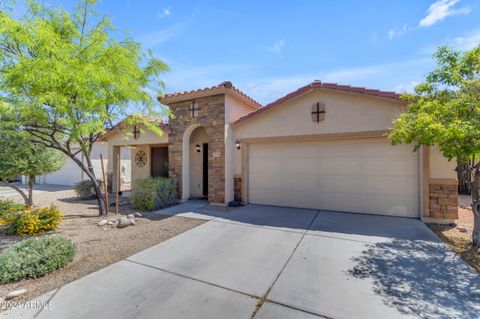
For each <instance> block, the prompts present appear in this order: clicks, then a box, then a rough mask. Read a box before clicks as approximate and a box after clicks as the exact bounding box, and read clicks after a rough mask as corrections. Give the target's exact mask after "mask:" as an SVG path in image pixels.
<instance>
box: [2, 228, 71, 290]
mask: <svg viewBox="0 0 480 319" xmlns="http://www.w3.org/2000/svg"><path fill="white" fill-rule="evenodd" d="M74 255H75V245H74V244H73V242H72V241H70V240H68V239H65V238H62V237H56V236H49V237H41V238H30V239H26V240H24V241H21V242H19V243H17V244H15V245H13V246H11V247H9V248H7V249H6V250H5V251H4V252H3V253H1V254H0V284H5V283H8V282H12V281H18V280H21V279H25V278H38V277H41V276H44V275H46V274H48V273H50V272H52V271H54V270H56V269H59V268H62V267H63V266H65V265H66V264H67V263H68V262H69V261H71V260H72V259H73V256H74Z"/></svg>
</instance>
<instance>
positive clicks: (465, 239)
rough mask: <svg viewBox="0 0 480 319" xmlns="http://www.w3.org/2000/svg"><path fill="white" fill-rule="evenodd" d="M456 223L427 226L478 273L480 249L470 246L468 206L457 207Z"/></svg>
mask: <svg viewBox="0 0 480 319" xmlns="http://www.w3.org/2000/svg"><path fill="white" fill-rule="evenodd" d="M455 223H456V225H434V224H428V227H430V229H431V230H432V231H433V232H434V233H435V234H436V235H437V236H438V237H439V238H440V239H441V240H443V241H444V242H445V243H446V244H447V245H448V246H450V248H451V249H452V250H453V251H455V252H456V253H457V254H459V255H460V256H461V257H462V258H463V259H464V260H465V262H467V263H468V264H469V265H470V266H471V267H472V268H474V269H475V270H476V271H477V272H478V273H480V250H479V249H478V248H475V247H473V246H472V230H473V212H472V210H471V209H468V208H462V207H459V208H458V219H457V220H455Z"/></svg>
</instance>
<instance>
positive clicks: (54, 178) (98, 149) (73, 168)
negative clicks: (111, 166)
mask: <svg viewBox="0 0 480 319" xmlns="http://www.w3.org/2000/svg"><path fill="white" fill-rule="evenodd" d="M107 148H108V144H107V143H95V144H94V145H93V148H92V154H91V162H92V165H93V170H94V171H95V176H97V177H98V178H100V179H101V178H102V164H101V160H100V155H102V156H103V158H104V159H103V165H104V166H105V167H106V166H107V163H108V158H107V153H108V150H107ZM72 149H75V147H72ZM130 154H131V152H130V150H128V149H122V154H121V166H120V170H121V181H122V184H123V185H125V186H128V185H130V182H131V172H130V169H131V167H132V164H131V159H130ZM77 158H78V159H80V160H81V161H82V162H84V163H86V161H85V158H84V157H83V156H82V155H81V154H79V155H78V156H77ZM27 179H28V178H27V177H26V176H22V182H23V183H24V184H26V183H27ZM84 180H88V176H87V175H86V174H85V173H84V172H83V171H82V169H81V168H80V167H79V166H78V165H77V163H75V162H74V161H73V160H72V159H71V158H67V159H66V162H65V165H64V166H63V167H62V168H61V169H59V170H58V171H56V172H53V173H49V174H45V175H41V176H36V177H35V182H36V183H37V184H52V185H63V186H73V185H75V184H76V183H78V182H81V181H84ZM128 188H129V186H128Z"/></svg>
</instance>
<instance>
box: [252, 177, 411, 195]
mask: <svg viewBox="0 0 480 319" xmlns="http://www.w3.org/2000/svg"><path fill="white" fill-rule="evenodd" d="M286 177H287V178H288V182H285V178H286ZM358 177H359V178H358V179H357V180H353V179H352V177H349V176H336V177H334V178H330V179H329V178H320V179H318V178H315V177H312V176H311V175H304V176H299V175H290V176H289V175H283V176H278V175H277V176H272V175H264V174H258V175H256V176H254V177H252V179H251V181H250V183H251V184H252V185H255V186H254V187H251V189H252V190H253V189H255V190H257V191H268V190H275V191H292V192H294V191H295V190H298V191H301V192H306V193H309V192H313V193H315V194H316V193H319V192H323V193H329V192H332V193H341V194H346V195H372V196H373V195H375V194H381V195H382V196H383V195H395V194H401V196H403V195H405V194H406V195H410V196H417V195H418V192H417V189H416V188H410V187H409V186H410V185H411V179H409V178H404V177H400V178H396V180H395V182H391V179H390V180H389V179H387V178H386V177H381V176H380V177H364V176H358ZM386 185H388V187H386Z"/></svg>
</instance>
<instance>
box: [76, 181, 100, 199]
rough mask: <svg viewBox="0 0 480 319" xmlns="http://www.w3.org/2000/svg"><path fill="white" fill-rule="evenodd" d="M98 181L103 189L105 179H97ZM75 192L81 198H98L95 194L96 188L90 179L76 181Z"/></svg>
mask: <svg viewBox="0 0 480 319" xmlns="http://www.w3.org/2000/svg"><path fill="white" fill-rule="evenodd" d="M97 182H98V183H99V184H100V187H101V188H102V190H103V181H101V180H99V179H97ZM75 193H76V194H77V196H78V198H80V199H94V198H97V195H96V194H95V189H94V188H93V183H92V181H91V180H89V179H87V180H84V181H81V182H78V183H76V184H75Z"/></svg>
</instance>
